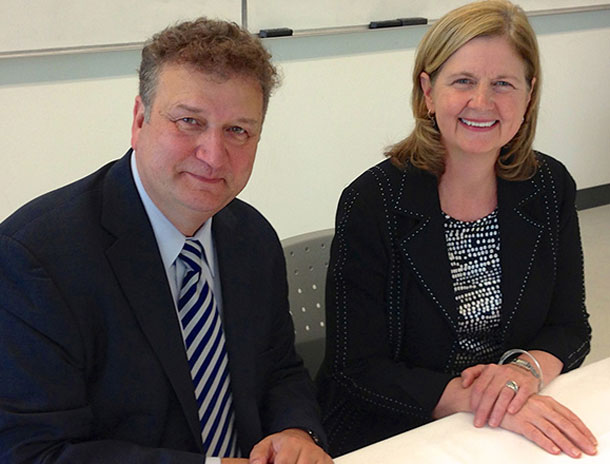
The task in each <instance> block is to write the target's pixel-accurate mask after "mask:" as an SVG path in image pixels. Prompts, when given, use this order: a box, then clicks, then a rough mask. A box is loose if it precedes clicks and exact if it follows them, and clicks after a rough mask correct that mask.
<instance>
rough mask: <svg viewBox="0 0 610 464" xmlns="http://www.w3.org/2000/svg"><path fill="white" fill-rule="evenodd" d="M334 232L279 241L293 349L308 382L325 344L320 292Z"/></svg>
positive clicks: (320, 360) (319, 232)
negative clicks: (293, 340)
mask: <svg viewBox="0 0 610 464" xmlns="http://www.w3.org/2000/svg"><path fill="white" fill-rule="evenodd" d="M334 233H335V230H334V229H325V230H319V231H315V232H309V233H306V234H302V235H297V236H294V237H289V238H287V239H284V240H282V247H283V249H284V256H285V257H286V271H287V274H288V299H289V301H290V314H291V315H292V320H293V322H294V330H295V348H296V350H297V353H298V354H299V355H300V356H301V357H302V358H303V362H304V363H305V367H306V368H307V370H308V371H309V374H310V375H311V377H312V379H315V376H316V374H317V373H318V369H319V368H320V364H321V363H322V359H323V358H324V348H325V345H326V340H325V337H326V322H325V321H326V314H325V308H324V290H325V288H326V271H327V269H328V259H329V256H330V244H331V241H332V238H333V236H334Z"/></svg>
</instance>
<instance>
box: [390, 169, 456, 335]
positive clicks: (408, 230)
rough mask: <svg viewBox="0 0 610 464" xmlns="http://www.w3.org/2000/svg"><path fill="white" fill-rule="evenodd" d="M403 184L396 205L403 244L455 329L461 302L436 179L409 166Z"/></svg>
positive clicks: (413, 267) (419, 277) (410, 263)
mask: <svg viewBox="0 0 610 464" xmlns="http://www.w3.org/2000/svg"><path fill="white" fill-rule="evenodd" d="M401 183H402V185H401V187H400V193H399V195H398V197H397V201H396V204H395V207H394V208H395V211H396V213H397V215H398V216H399V217H398V231H399V232H398V233H399V237H398V238H399V246H400V248H401V250H402V252H403V253H404V256H405V258H406V260H407V264H408V266H409V267H410V268H411V270H412V272H413V274H414V275H415V276H416V278H417V280H418V281H419V284H420V285H421V286H422V288H423V289H424V291H425V292H426V293H428V295H429V296H430V298H431V299H432V301H433V302H434V304H435V305H436V307H437V308H438V309H439V310H440V311H441V312H442V313H443V315H444V316H445V317H446V318H447V320H448V322H449V324H450V326H451V327H452V329H455V326H456V324H457V305H456V301H455V296H454V291H453V281H452V279H451V270H450V265H449V258H448V256H447V249H446V247H445V246H444V243H445V232H444V226H443V217H442V215H441V209H440V204H439V199H438V189H437V181H436V178H435V177H434V176H432V175H430V174H427V173H424V172H422V171H419V170H416V169H413V168H411V167H410V166H409V167H408V168H407V170H406V171H405V172H404V173H403V177H402V179H401ZM407 304H408V302H407Z"/></svg>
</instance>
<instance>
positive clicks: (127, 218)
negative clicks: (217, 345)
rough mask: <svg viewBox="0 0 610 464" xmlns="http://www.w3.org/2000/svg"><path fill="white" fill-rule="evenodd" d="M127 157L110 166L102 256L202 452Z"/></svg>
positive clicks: (155, 253)
mask: <svg viewBox="0 0 610 464" xmlns="http://www.w3.org/2000/svg"><path fill="white" fill-rule="evenodd" d="M130 154H131V151H130V152H128V153H127V155H125V156H124V157H123V158H122V159H121V160H120V161H118V162H117V163H116V164H115V166H113V168H112V169H111V171H110V172H109V174H108V177H107V179H106V183H105V185H104V197H103V198H104V204H103V206H102V225H103V226H104V227H106V229H107V230H108V231H109V232H111V233H112V234H113V235H114V236H115V237H116V241H115V242H114V243H113V245H112V246H111V247H109V248H108V249H107V250H106V255H107V257H108V261H109V262H110V265H111V266H112V268H113V270H114V272H115V273H116V277H117V281H118V282H119V284H120V286H121V288H122V289H123V292H124V293H125V295H126V297H127V300H128V302H129V305H130V307H131V309H132V311H133V312H134V314H135V316H136V318H137V320H138V322H139V324H140V327H141V329H142V331H143V332H144V334H145V335H146V337H147V338H148V340H149V342H150V345H151V347H152V350H153V351H154V352H155V354H156V355H157V357H158V358H159V361H160V363H161V366H162V367H163V369H164V370H165V372H166V373H167V376H168V379H169V381H170V383H171V385H172V387H173V388H174V390H175V391H176V395H177V397H178V400H179V401H180V404H181V406H182V409H183V410H184V414H185V416H186V419H187V421H188V424H189V427H190V428H191V431H192V433H193V437H194V438H195V442H196V443H197V444H198V446H199V447H200V448H201V447H202V445H201V435H200V428H199V418H198V415H197V403H196V401H195V397H194V395H193V384H192V380H191V375H190V371H189V367H188V362H187V359H186V355H185V352H184V347H183V345H182V343H181V340H182V334H181V332H180V326H179V322H178V318H177V317H176V313H175V309H174V302H173V299H172V295H171V291H170V288H169V284H168V283H167V279H166V277H165V270H164V268H163V262H162V260H161V256H160V254H159V250H158V248H157V245H156V239H155V236H154V232H153V230H152V227H151V226H150V223H149V221H148V216H147V215H146V212H145V210H144V207H143V205H142V203H141V200H140V197H139V195H138V193H137V190H136V187H135V184H134V182H133V178H132V176H131V169H130V166H129V158H130Z"/></svg>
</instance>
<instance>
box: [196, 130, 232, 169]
mask: <svg viewBox="0 0 610 464" xmlns="http://www.w3.org/2000/svg"><path fill="white" fill-rule="evenodd" d="M196 155H197V158H198V159H200V160H202V161H205V162H206V163H207V164H209V165H210V166H211V167H214V168H217V167H219V166H221V165H222V164H223V163H224V161H225V159H226V156H227V151H226V146H225V134H224V131H223V130H222V129H215V128H208V129H207V130H206V131H204V132H203V133H202V134H201V135H200V136H199V139H198V140H197V151H196Z"/></svg>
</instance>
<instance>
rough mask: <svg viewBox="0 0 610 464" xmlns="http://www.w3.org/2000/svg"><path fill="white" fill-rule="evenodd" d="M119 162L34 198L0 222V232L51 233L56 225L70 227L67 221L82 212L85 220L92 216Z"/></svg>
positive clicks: (5, 233) (2, 233)
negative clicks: (106, 181) (110, 174)
mask: <svg viewBox="0 0 610 464" xmlns="http://www.w3.org/2000/svg"><path fill="white" fill-rule="evenodd" d="M115 163H116V161H112V162H110V163H108V164H106V165H105V166H103V167H101V168H100V169H98V170H97V171H95V172H93V173H91V174H89V175H87V176H86V177H83V178H82V179H79V180H76V181H74V182H71V183H69V184H67V185H64V186H63V187H59V188H57V189H55V190H52V191H50V192H47V193H44V194H42V195H40V196H38V197H36V198H34V199H33V200H30V201H29V202H27V203H26V204H25V205H23V206H21V207H20V208H19V209H17V210H16V211H15V212H14V213H12V214H11V215H10V216H9V217H8V218H6V219H5V220H4V221H3V222H2V223H0V234H1V235H8V236H14V237H15V236H25V235H30V234H32V233H35V232H36V231H38V234H39V233H49V232H50V229H52V228H54V227H61V228H65V227H67V222H69V221H70V220H76V219H77V218H78V217H79V216H82V220H83V221H87V220H89V219H90V218H88V217H87V215H88V214H95V213H94V211H93V210H94V209H95V205H96V204H99V202H100V201H101V190H102V188H103V184H104V179H105V178H106V175H107V173H108V171H109V170H110V169H111V168H112V166H113V165H114V164H115ZM38 234H37V235H38Z"/></svg>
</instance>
